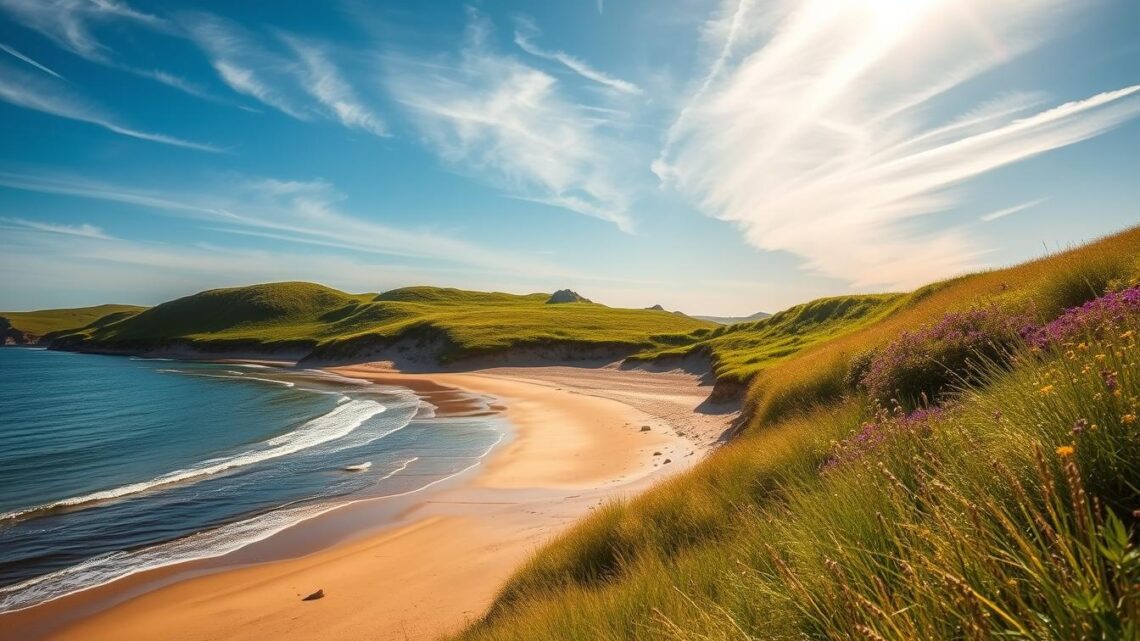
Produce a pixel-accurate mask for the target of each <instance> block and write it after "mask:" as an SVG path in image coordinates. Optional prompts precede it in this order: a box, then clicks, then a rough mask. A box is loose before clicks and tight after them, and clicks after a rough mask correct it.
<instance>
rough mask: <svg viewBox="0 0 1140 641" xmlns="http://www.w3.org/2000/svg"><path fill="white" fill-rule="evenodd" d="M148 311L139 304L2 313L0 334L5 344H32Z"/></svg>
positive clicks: (0, 313)
mask: <svg viewBox="0 0 1140 641" xmlns="http://www.w3.org/2000/svg"><path fill="white" fill-rule="evenodd" d="M144 309H146V308H145V307H138V306H136V305H96V306H94V307H78V308H72V309H41V310H38V311H32V312H0V334H2V336H3V342H5V343H8V342H11V343H14V344H30V343H35V342H37V341H38V340H39V339H40V338H41V337H43V336H46V335H48V334H52V333H55V332H62V331H67V330H75V329H80V328H83V327H87V326H88V325H91V324H92V323H96V322H99V321H101V320H103V319H108V318H110V319H113V320H121V319H123V318H126V317H128V316H132V315H134V314H137V313H139V312H141V311H143V310H144Z"/></svg>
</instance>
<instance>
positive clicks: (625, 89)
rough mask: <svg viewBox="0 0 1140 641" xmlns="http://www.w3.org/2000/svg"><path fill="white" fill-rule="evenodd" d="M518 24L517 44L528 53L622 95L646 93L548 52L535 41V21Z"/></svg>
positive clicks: (579, 61)
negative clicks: (555, 63)
mask: <svg viewBox="0 0 1140 641" xmlns="http://www.w3.org/2000/svg"><path fill="white" fill-rule="evenodd" d="M599 13H600V9H599ZM516 22H517V25H518V28H516V29H515V44H516V45H518V47H519V49H522V50H523V51H525V52H526V53H529V54H530V55H532V56H535V57H538V58H543V59H545V60H551V61H554V62H557V63H558V64H560V65H562V66H564V67H566V68H567V69H569V70H570V71H573V72H574V73H576V74H578V75H579V76H582V77H583V78H585V79H587V80H591V81H593V82H596V83H598V84H600V85H602V86H604V87H608V88H610V89H613V90H615V91H618V92H620V93H624V94H632V95H640V94H642V93H644V92H643V91H642V89H641V87H639V86H637V85H635V84H633V83H632V82H629V81H626V80H622V79H621V78H615V77H614V76H611V75H610V74H608V73H606V72H604V71H601V70H598V69H595V68H594V67H592V66H590V64H589V63H587V62H586V61H584V60H582V59H580V58H577V57H575V56H572V55H570V54H568V53H566V52H565V51H547V50H545V49H543V48H541V47H539V46H538V45H536V44H535V43H534V40H533V39H534V38H536V37H537V36H538V34H539V30H538V26H537V25H535V24H534V22H533V21H531V20H528V19H525V18H519V19H518V20H517V21H516Z"/></svg>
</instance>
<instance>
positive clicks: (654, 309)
mask: <svg viewBox="0 0 1140 641" xmlns="http://www.w3.org/2000/svg"><path fill="white" fill-rule="evenodd" d="M645 309H650V310H653V311H655V312H663V311H665V308H664V307H662V306H660V305H654V306H653V307H646V308H645Z"/></svg>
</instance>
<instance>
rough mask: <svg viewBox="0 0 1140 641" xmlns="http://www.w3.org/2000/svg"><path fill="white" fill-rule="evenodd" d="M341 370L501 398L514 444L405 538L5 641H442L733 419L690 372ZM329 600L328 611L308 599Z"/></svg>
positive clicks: (51, 608)
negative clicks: (584, 524) (551, 547)
mask: <svg viewBox="0 0 1140 641" xmlns="http://www.w3.org/2000/svg"><path fill="white" fill-rule="evenodd" d="M333 371H336V372H337V373H339V374H342V375H345V376H352V377H357V378H370V379H373V380H377V381H378V382H387V383H394V384H401V385H406V386H408V387H412V388H413V389H417V391H425V390H426V395H428V396H429V397H430V395H431V393H433V391H434V393H437V394H438V391H439V386H441V385H442V386H454V387H457V388H461V389H464V390H469V391H473V392H477V393H481V394H487V395H492V396H494V397H496V398H498V399H500V400H501V402H502V403H503V404H504V405H505V412H506V415H507V417H508V418H509V419H510V421H511V423H512V424H513V426H514V428H515V433H514V438H513V439H512V440H511V441H510V442H508V443H505V444H504V445H502V446H500V447H499V448H497V449H496V450H495V451H494V452H492V453H491V455H490V456H489V457H488V458H487V460H486V461H485V462H484V464H483V465H482V466H481V467H480V468H478V470H477V472H476V473H474V474H473V475H471V480H470V481H468V482H466V483H463V484H461V485H460V486H458V487H452V488H449V489H446V490H444V491H442V492H439V493H436V494H431V495H428V496H427V500H424V501H421V502H419V503H417V504H416V505H415V506H414V507H412V508H411V509H410V510H408V511H407V512H406V513H405V514H404V515H403V517H402V518H401V519H399V521H398V522H397V523H396V524H394V525H393V526H391V527H388V528H385V529H382V530H380V531H378V532H373V533H371V534H367V535H363V536H358V537H356V538H354V539H351V540H348V541H345V542H342V543H338V544H335V545H332V546H331V547H327V548H325V549H322V550H319V551H316V552H312V553H309V554H306V555H304V556H301V557H299V558H290V559H286V560H279V561H271V562H267V563H260V564H256V565H248V566H244V567H237V568H231V569H225V570H222V571H217V572H213V573H210V574H206V575H205V576H197V577H194V578H189V579H186V580H181V581H178V582H175V583H173V584H171V585H167V586H165V587H159V588H158V589H154V590H152V591H149V592H145V593H143V594H141V595H139V596H134V597H133V598H131V599H129V600H126V601H124V602H122V603H119V604H117V605H113V606H112V607H110V608H108V609H103V610H102V611H98V612H95V613H94V614H91V615H89V616H86V617H84V618H80V619H78V620H76V621H72V622H70V623H67V624H66V625H64V626H63V627H56V629H54V630H48V631H47V632H46V635H45V634H44V632H43V630H44V628H45V626H46V627H47V628H51V627H52V622H53V620H57V619H58V618H59V617H61V616H63V615H65V614H67V613H68V612H69V608H77V607H79V604H83V605H84V607H90V603H89V602H90V601H91V600H92V599H93V598H94V596H95V595H93V594H91V593H95V592H98V593H99V594H98V595H97V596H99V597H100V598H105V597H113V596H114V595H115V593H116V590H119V591H121V590H122V589H123V588H122V587H120V586H117V585H116V584H110V585H108V586H104V587H102V588H98V589H97V590H93V591H88V592H89V593H88V594H83V593H81V594H80V595H76V596H75V597H66V598H64V599H59V600H57V601H53V602H51V603H48V604H44V605H41V606H37V607H35V608H31V609H28V610H24V611H21V612H17V613H11V614H6V615H0V639H4V640H7V639H13V640H15V639H20V640H22V641H23V640H26V639H30V638H35V637H36V636H39V637H40V638H49V639H56V640H75V641H101V640H106V641H144V640H151V639H153V640H156V641H157V640H161V641H191V640H206V639H227V640H232V641H238V640H245V639H249V640H251V641H253V640H256V641H261V640H264V639H278V640H289V639H305V640H313V639H338V640H342V641H351V640H354V639H369V640H375V641H387V640H389V639H393V640H395V639H400V640H403V639H427V638H434V637H435V636H436V635H438V634H440V633H444V632H450V631H455V630H457V629H458V628H460V627H461V626H462V625H463V624H464V623H466V622H468V621H470V620H472V619H475V618H477V617H479V616H480V615H481V614H482V613H483V612H484V611H485V610H486V608H487V606H488V605H489V604H490V603H491V600H492V599H493V597H494V595H495V593H496V591H497V590H498V589H499V588H500V587H501V586H502V584H503V582H504V581H505V580H506V579H507V578H508V577H509V576H510V574H511V572H512V571H513V570H514V569H515V568H516V567H518V566H519V564H520V563H521V562H522V561H524V560H525V559H526V558H527V557H528V556H529V555H530V554H532V553H533V552H534V551H535V549H536V548H538V547H539V546H540V545H541V544H542V543H543V542H545V541H547V540H549V539H550V538H551V537H552V536H553V535H555V534H557V533H559V532H560V531H562V530H563V529H564V528H566V527H567V526H568V525H570V524H571V523H573V522H574V521H575V520H576V519H578V518H580V517H581V516H583V515H584V514H586V513H587V512H588V511H589V510H592V509H594V508H595V507H596V506H597V505H598V504H600V503H601V502H603V501H605V500H608V499H611V498H615V497H618V496H628V495H630V494H632V493H635V492H637V491H640V490H643V489H644V488H645V487H647V486H648V485H649V484H651V483H654V482H656V481H657V480H659V479H661V478H663V477H664V476H666V475H669V474H673V473H675V472H677V471H680V470H682V469H685V468H687V467H689V466H690V465H692V464H693V463H695V462H696V461H697V460H698V459H700V458H701V457H702V455H703V454H704V453H706V452H707V451H708V450H709V449H710V448H711V447H712V445H713V444H714V443H715V442H716V440H717V437H718V436H719V435H720V434H721V433H722V432H723V431H724V430H725V428H726V427H727V424H728V419H729V416H728V415H726V413H727V412H729V411H731V408H713V410H714V411H713V412H710V411H709V409H708V408H707V407H706V406H705V405H703V401H704V398H705V397H706V396H707V393H708V390H709V388H707V387H701V386H699V383H698V379H697V378H696V377H695V376H692V375H689V374H684V373H680V372H670V373H647V372H627V371H619V370H617V369H616V368H614V367H604V368H574V367H535V368H513V369H508V368H496V369H489V370H481V371H479V372H472V373H445V374H428V375H421V374H398V373H395V372H393V371H391V370H390V369H387V368H386V367H385V366H383V365H358V366H352V367H341V368H334V369H333ZM698 408H700V411H697V410H698ZM717 412H719V413H717ZM643 426H649V430H648V431H644V430H643ZM657 452H660V454H657V455H655V453H657ZM666 459H669V460H671V462H670V463H669V464H665V463H664V461H665V460H666ZM346 509H351V508H346ZM365 509H367V506H365ZM269 542H272V539H270V540H269ZM134 581H136V582H137V581H138V577H135V578H134ZM130 582H131V580H128V581H125V582H118V583H130ZM317 589H322V590H323V591H324V594H325V597H324V598H323V599H320V600H316V601H308V602H303V601H302V600H301V598H302V597H303V596H305V595H307V594H310V593H312V592H314V591H315V590H317ZM122 597H123V595H122V594H120V595H119V598H120V599H121V598H122ZM72 612H74V610H72ZM37 631H38V632H37Z"/></svg>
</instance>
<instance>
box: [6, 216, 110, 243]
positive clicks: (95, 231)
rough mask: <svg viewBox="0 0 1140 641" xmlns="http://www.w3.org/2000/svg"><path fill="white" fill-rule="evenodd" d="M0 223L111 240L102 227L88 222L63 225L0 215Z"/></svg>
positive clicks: (45, 231) (18, 227)
mask: <svg viewBox="0 0 1140 641" xmlns="http://www.w3.org/2000/svg"><path fill="white" fill-rule="evenodd" d="M0 223H4V224H6V225H8V226H10V227H13V228H16V229H30V230H34V231H39V232H44V233H48V234H61V235H63V236H79V237H81V238H94V239H98V240H111V237H110V236H108V235H107V234H106V233H105V232H104V231H103V229H102V228H100V227H96V226H95V225H90V224H86V223H84V224H81V225H64V224H59V223H51V222H44V221H38V220H28V219H26V218H8V217H3V216H0Z"/></svg>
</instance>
